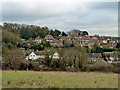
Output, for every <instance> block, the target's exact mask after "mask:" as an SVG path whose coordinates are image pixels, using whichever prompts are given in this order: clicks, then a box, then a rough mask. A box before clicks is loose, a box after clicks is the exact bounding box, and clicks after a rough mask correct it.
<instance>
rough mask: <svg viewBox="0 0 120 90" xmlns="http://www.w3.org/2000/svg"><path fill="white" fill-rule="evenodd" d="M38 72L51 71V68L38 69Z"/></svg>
mask: <svg viewBox="0 0 120 90" xmlns="http://www.w3.org/2000/svg"><path fill="white" fill-rule="evenodd" d="M39 70H40V71H52V68H51V67H40V68H39Z"/></svg>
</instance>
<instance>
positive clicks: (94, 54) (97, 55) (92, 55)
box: [88, 53, 102, 58]
mask: <svg viewBox="0 0 120 90" xmlns="http://www.w3.org/2000/svg"><path fill="white" fill-rule="evenodd" d="M88 55H89V57H90V58H100V57H102V55H101V53H89V54H88Z"/></svg>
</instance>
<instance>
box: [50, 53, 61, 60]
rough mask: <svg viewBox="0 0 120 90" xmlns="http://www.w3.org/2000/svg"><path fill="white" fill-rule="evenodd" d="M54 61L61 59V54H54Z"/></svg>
mask: <svg viewBox="0 0 120 90" xmlns="http://www.w3.org/2000/svg"><path fill="white" fill-rule="evenodd" d="M52 58H53V59H59V58H60V54H59V53H57V52H55V53H54V54H53V57H52Z"/></svg>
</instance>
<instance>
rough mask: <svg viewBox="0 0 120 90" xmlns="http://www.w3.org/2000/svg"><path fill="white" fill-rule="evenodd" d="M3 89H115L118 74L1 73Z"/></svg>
mask: <svg viewBox="0 0 120 90" xmlns="http://www.w3.org/2000/svg"><path fill="white" fill-rule="evenodd" d="M2 87H3V88H117V87H118V74H113V73H101V72H60V71H56V72H55V71H53V72H42V71H17V72H14V71H3V72H2Z"/></svg>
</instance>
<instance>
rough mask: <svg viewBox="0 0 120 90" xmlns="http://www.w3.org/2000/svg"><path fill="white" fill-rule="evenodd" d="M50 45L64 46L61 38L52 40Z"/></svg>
mask: <svg viewBox="0 0 120 90" xmlns="http://www.w3.org/2000/svg"><path fill="white" fill-rule="evenodd" d="M50 45H51V46H52V45H53V46H63V42H62V41H60V40H53V41H51V42H50Z"/></svg>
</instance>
